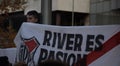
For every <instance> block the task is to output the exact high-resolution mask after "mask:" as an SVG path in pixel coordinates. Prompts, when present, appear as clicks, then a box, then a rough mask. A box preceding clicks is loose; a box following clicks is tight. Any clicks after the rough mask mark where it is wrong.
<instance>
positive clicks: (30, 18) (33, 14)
mask: <svg viewBox="0 0 120 66" xmlns="http://www.w3.org/2000/svg"><path fill="white" fill-rule="evenodd" d="M26 17H27V22H32V23H40V22H39V14H38V12H37V11H35V10H32V11H29V12H28V13H27V15H26Z"/></svg>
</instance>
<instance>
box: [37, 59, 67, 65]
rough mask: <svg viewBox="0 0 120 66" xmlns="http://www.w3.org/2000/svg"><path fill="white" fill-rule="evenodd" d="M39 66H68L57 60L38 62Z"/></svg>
mask: <svg viewBox="0 0 120 66" xmlns="http://www.w3.org/2000/svg"><path fill="white" fill-rule="evenodd" d="M38 66H68V65H67V64H66V63H64V62H61V61H57V60H46V61H43V62H38Z"/></svg>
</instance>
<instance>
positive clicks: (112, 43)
mask: <svg viewBox="0 0 120 66" xmlns="http://www.w3.org/2000/svg"><path fill="white" fill-rule="evenodd" d="M119 44H120V32H118V33H117V34H115V35H114V36H112V37H111V38H110V39H109V40H108V41H106V42H105V43H104V44H103V48H102V50H101V51H93V52H91V53H90V54H88V56H87V66H88V65H89V64H90V63H92V62H93V61H95V60H96V59H98V58H99V57H101V56H102V55H104V54H105V53H107V52H108V51H110V50H111V49H112V48H114V47H116V46H117V45H119Z"/></svg>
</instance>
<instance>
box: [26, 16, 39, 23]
mask: <svg viewBox="0 0 120 66" xmlns="http://www.w3.org/2000/svg"><path fill="white" fill-rule="evenodd" d="M26 17H27V22H34V23H35V22H37V21H38V19H37V18H35V17H34V16H33V15H27V16H26Z"/></svg>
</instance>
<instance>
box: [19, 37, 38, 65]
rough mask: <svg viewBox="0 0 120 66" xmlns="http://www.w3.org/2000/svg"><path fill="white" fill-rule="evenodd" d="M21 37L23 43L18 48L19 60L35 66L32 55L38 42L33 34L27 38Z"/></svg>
mask: <svg viewBox="0 0 120 66" xmlns="http://www.w3.org/2000/svg"><path fill="white" fill-rule="evenodd" d="M21 39H22V41H23V43H22V44H21V46H20V50H19V61H24V62H26V63H27V64H28V65H33V66H35V62H34V55H35V53H36V50H37V48H38V47H39V45H40V43H39V42H38V40H37V39H36V38H35V37H34V36H33V37H31V38H29V39H26V38H23V37H21Z"/></svg>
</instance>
